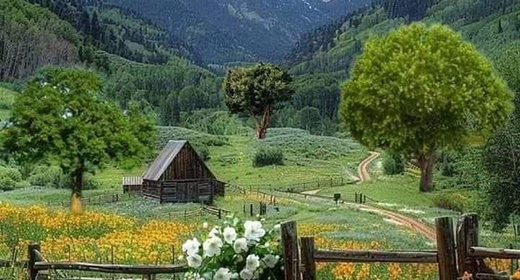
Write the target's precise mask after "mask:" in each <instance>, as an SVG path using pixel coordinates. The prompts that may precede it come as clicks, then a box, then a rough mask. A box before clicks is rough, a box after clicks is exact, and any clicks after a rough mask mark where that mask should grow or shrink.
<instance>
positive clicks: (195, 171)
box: [162, 144, 215, 181]
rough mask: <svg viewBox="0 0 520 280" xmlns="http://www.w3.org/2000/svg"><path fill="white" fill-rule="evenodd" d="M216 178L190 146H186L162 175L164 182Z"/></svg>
mask: <svg viewBox="0 0 520 280" xmlns="http://www.w3.org/2000/svg"><path fill="white" fill-rule="evenodd" d="M214 178H215V177H214V175H213V174H212V173H211V171H210V170H209V169H208V168H207V167H206V165H205V164H204V162H203V161H202V160H201V159H200V157H199V156H198V155H197V153H196V152H195V150H193V149H192V148H191V146H190V145H189V144H187V145H184V147H183V148H182V149H181V150H180V152H179V154H177V157H175V159H174V160H173V161H172V163H171V164H170V166H168V168H167V169H166V171H165V172H164V173H163V175H162V180H164V181H173V180H185V179H214Z"/></svg>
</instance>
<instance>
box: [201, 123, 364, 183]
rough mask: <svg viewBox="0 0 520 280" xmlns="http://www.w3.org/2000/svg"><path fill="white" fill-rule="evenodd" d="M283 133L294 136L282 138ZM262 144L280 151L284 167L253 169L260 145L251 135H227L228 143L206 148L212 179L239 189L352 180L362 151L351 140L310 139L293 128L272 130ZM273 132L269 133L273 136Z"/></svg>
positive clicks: (361, 148)
mask: <svg viewBox="0 0 520 280" xmlns="http://www.w3.org/2000/svg"><path fill="white" fill-rule="evenodd" d="M284 130H286V131H290V132H292V133H294V134H293V135H285V134H283V133H284ZM274 133H277V134H275V135H274V136H270V135H269V134H268V136H267V139H265V140H264V141H263V143H262V144H263V145H270V146H279V147H283V148H284V149H283V150H284V157H285V160H284V164H283V165H272V166H265V167H253V164H252V158H253V155H254V153H255V150H256V149H257V148H258V147H259V146H260V145H262V144H260V143H259V142H258V141H257V140H256V139H254V138H253V137H252V135H251V136H228V143H227V144H226V145H222V146H212V147H210V149H209V150H210V156H211V158H210V160H209V161H208V162H207V163H208V165H209V167H210V168H211V169H212V170H213V172H214V173H215V174H216V176H217V177H218V178H219V179H221V180H224V181H225V182H228V183H235V184H238V185H242V186H248V185H261V186H260V187H262V186H268V185H272V186H284V185H288V184H294V183H301V182H307V181H316V180H318V179H327V178H330V177H335V176H344V177H355V176H357V172H356V168H357V165H358V163H359V162H360V161H361V160H362V159H363V158H364V157H365V156H366V150H365V149H364V148H363V147H362V146H360V145H359V144H357V143H354V142H352V141H351V140H346V139H338V138H333V137H322V136H311V135H308V134H304V133H302V132H301V131H299V130H294V129H278V130H274ZM274 133H273V134H274Z"/></svg>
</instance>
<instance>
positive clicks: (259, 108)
mask: <svg viewBox="0 0 520 280" xmlns="http://www.w3.org/2000/svg"><path fill="white" fill-rule="evenodd" d="M291 82H292V78H291V75H289V73H288V72H287V71H286V70H285V69H282V68H281V67H278V66H274V65H271V64H265V63H260V64H258V65H255V66H253V67H250V68H236V69H232V70H230V71H229V72H228V74H227V76H226V79H225V80H224V84H223V88H224V91H225V92H226V105H227V107H228V108H229V110H230V111H231V112H232V113H239V112H246V113H249V114H250V115H251V117H252V118H253V120H254V122H255V126H256V136H257V138H258V139H263V138H264V137H265V133H266V131H267V128H268V127H269V124H270V122H271V118H272V115H273V112H274V110H275V106H276V104H277V103H280V102H284V101H289V100H290V99H291V96H292V95H293V89H292V88H291Z"/></svg>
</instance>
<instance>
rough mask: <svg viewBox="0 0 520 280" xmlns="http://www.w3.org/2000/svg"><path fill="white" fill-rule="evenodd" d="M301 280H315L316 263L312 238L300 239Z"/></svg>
mask: <svg viewBox="0 0 520 280" xmlns="http://www.w3.org/2000/svg"><path fill="white" fill-rule="evenodd" d="M301 243H302V249H301V252H302V263H303V268H304V270H303V280H316V279H317V278H316V261H315V260H314V237H302V238H301Z"/></svg>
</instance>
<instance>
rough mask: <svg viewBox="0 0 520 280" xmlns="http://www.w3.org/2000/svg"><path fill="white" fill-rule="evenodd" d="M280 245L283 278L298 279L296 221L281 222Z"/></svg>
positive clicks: (298, 261) (298, 262) (286, 279)
mask: <svg viewBox="0 0 520 280" xmlns="http://www.w3.org/2000/svg"><path fill="white" fill-rule="evenodd" d="M282 246H283V259H284V273H285V278H284V279H285V280H300V269H299V264H300V260H299V254H298V233H297V227H296V222H287V223H283V224H282Z"/></svg>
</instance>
